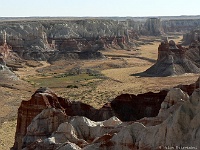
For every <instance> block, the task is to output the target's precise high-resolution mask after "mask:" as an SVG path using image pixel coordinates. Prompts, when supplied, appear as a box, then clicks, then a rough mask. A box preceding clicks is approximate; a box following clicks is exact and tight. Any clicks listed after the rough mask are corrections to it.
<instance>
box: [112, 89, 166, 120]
mask: <svg viewBox="0 0 200 150" xmlns="http://www.w3.org/2000/svg"><path fill="white" fill-rule="evenodd" d="M166 95H167V91H164V90H163V91H161V92H159V93H153V92H148V93H144V94H138V95H137V96H136V95H133V94H122V95H120V96H117V97H116V98H115V99H114V100H113V101H112V102H111V107H112V109H113V111H114V112H115V115H116V116H117V117H118V118H119V119H120V120H122V121H131V120H133V121H134V120H138V119H141V118H143V117H155V116H157V114H158V112H159V110H160V105H161V103H162V102H163V100H164V98H165V96H166Z"/></svg>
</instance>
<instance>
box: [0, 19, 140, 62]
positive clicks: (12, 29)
mask: <svg viewBox="0 0 200 150" xmlns="http://www.w3.org/2000/svg"><path fill="white" fill-rule="evenodd" d="M0 33H2V36H0V44H1V41H3V39H4V33H6V39H7V43H8V44H9V45H10V46H11V47H12V49H13V51H15V52H16V53H17V54H18V55H19V56H20V57H21V58H24V59H34V60H54V59H55V58H54V55H55V54H56V55H58V53H59V54H60V53H61V54H63V53H64V54H65V55H68V57H69V56H70V55H71V58H72V59H73V58H74V57H76V55H77V54H78V56H79V55H80V56H79V57H82V58H85V57H83V56H84V54H82V52H85V51H87V52H88V53H91V54H93V55H95V53H96V52H97V51H98V50H102V49H107V48H119V49H131V48H134V47H133V45H134V43H132V41H133V39H135V38H137V33H136V32H135V30H134V29H133V28H130V27H128V26H127V25H126V23H123V22H118V21H114V20H98V19H96V20H89V19H88V20H68V21H67V20H62V21H58V20H57V21H45V20H43V21H25V22H23V23H22V22H5V23H1V24H0ZM74 52H76V54H74ZM77 52H79V53H77ZM68 53H70V54H68ZM73 54H74V55H75V56H73ZM96 56H99V55H96ZM90 57H92V55H91V56H90ZM86 59H87V58H86ZM92 59H95V57H94V58H93V57H92Z"/></svg>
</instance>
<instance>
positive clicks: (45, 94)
mask: <svg viewBox="0 0 200 150" xmlns="http://www.w3.org/2000/svg"><path fill="white" fill-rule="evenodd" d="M198 87H199V80H198V81H197V82H196V83H194V84H191V85H179V86H177V87H176V88H172V89H170V90H169V91H166V90H163V91H160V92H159V93H151V92H150V93H145V94H140V95H137V96H136V95H130V94H122V95H120V96H118V97H116V98H115V99H114V100H113V101H112V102H110V103H107V104H105V105H104V106H103V107H102V108H100V109H95V108H93V107H92V106H90V105H87V104H84V103H82V102H79V101H69V100H66V99H64V98H61V97H59V96H57V95H56V94H55V93H54V92H53V91H51V90H50V89H48V88H40V89H38V90H37V91H36V92H35V93H34V94H33V95H32V97H31V99H30V100H28V101H22V103H21V106H20V108H19V110H18V119H17V129H16V135H15V144H14V146H13V148H12V149H16V150H17V149H24V150H28V149H52V150H54V149H56V150H58V149H59V150H62V149H74V150H76V149H84V150H93V149H102V150H103V149H110V150H111V149H127V150H128V149H130V150H132V149H141V150H146V149H165V148H166V147H167V146H171V147H176V146H177V147H192V148H197V149H198V148H200V144H199V140H200V132H199V131H200V130H199V126H200V121H199V114H200V111H199V110H200V102H199V100H198V99H199V98H200V89H198ZM188 94H189V95H188Z"/></svg>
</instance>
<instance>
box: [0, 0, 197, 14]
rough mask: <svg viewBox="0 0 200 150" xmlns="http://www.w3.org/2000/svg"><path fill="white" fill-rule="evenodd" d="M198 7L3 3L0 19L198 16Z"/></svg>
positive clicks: (146, 2)
mask: <svg viewBox="0 0 200 150" xmlns="http://www.w3.org/2000/svg"><path fill="white" fill-rule="evenodd" d="M199 5H200V1H199V0H193V1H186V0H176V1H173V0H168V1H160V0H151V1H150V0H141V1H139V0H123V1H122V0H121V1H120V0H109V1H106V0H101V1H95V2H94V1H92V0H85V1H83V0H74V1H69V0H57V1H53V0H42V1H41V0H40V1H39V0H34V1H25V0H18V1H13V0H2V2H1V5H0V17H150V16H196V15H200V11H199V8H198V7H199Z"/></svg>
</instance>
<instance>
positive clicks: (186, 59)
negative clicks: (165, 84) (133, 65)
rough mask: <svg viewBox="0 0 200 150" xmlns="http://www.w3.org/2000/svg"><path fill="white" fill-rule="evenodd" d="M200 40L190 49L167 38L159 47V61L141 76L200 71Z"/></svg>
mask: <svg viewBox="0 0 200 150" xmlns="http://www.w3.org/2000/svg"><path fill="white" fill-rule="evenodd" d="M198 45H199V42H197V43H196V44H195V46H193V47H189V49H187V48H185V47H183V46H181V45H177V44H175V42H174V41H173V40H170V41H168V40H165V41H163V42H161V44H160V45H159V47H158V59H157V62H156V63H155V64H154V65H153V66H151V67H150V68H149V69H147V70H146V71H145V72H143V73H141V74H138V75H141V76H158V77H162V76H172V75H180V74H184V73H200V69H199V66H200V62H199V60H200V55H199V54H200V53H199V48H198Z"/></svg>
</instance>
